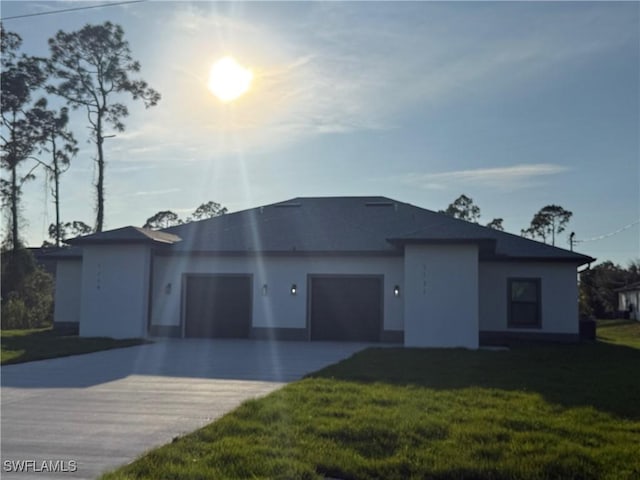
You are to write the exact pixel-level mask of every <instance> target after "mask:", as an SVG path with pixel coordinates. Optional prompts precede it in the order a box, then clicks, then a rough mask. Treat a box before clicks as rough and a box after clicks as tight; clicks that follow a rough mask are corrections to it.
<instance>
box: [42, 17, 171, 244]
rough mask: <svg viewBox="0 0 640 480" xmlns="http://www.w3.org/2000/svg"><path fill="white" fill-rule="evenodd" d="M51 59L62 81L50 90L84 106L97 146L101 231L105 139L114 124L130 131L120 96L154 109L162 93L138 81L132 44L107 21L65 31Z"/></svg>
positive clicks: (101, 222) (54, 43)
mask: <svg viewBox="0 0 640 480" xmlns="http://www.w3.org/2000/svg"><path fill="white" fill-rule="evenodd" d="M49 49H50V51H51V59H50V62H49V71H50V73H51V74H52V75H53V76H54V77H55V78H57V79H59V80H60V83H58V84H57V85H49V86H48V91H49V92H50V93H55V94H56V95H58V96H60V97H62V98H64V99H65V100H66V101H67V103H68V104H69V105H70V106H71V107H72V108H74V109H78V108H82V109H85V110H86V112H87V119H88V122H89V127H90V129H91V133H92V140H93V141H94V143H95V144H96V148H97V158H96V160H95V161H96V162H97V165H98V178H97V181H96V185H95V187H96V226H95V230H96V232H101V231H102V227H103V225H104V169H105V155H104V146H103V144H104V141H105V139H106V138H109V137H112V136H113V135H106V134H105V128H106V127H107V126H108V125H110V126H111V127H113V128H114V129H115V130H116V131H118V132H123V131H124V130H125V125H124V123H123V119H124V118H125V117H127V115H129V110H128V108H127V106H126V105H125V104H124V103H119V102H116V101H113V97H114V95H117V94H129V95H130V96H131V98H132V99H133V100H142V101H143V103H144V105H145V107H146V108H149V107H151V106H154V105H156V104H157V103H158V101H159V100H160V94H159V93H158V92H156V91H155V90H154V89H152V88H150V87H149V86H148V85H147V83H146V82H145V81H144V80H132V79H130V78H129V74H131V73H138V72H139V71H140V63H139V62H137V61H135V60H133V57H132V56H131V50H130V48H129V42H127V41H126V40H125V39H124V31H123V30H122V27H120V26H119V25H115V24H113V23H111V22H105V23H104V24H102V25H86V26H85V27H83V28H82V29H80V30H77V31H75V32H71V33H66V32H63V31H62V30H60V31H58V33H56V35H55V37H53V38H50V39H49Z"/></svg>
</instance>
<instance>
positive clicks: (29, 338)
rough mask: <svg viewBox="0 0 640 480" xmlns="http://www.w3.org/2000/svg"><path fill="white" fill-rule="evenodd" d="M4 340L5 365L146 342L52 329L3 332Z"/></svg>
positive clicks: (2, 360) (3, 355) (3, 357)
mask: <svg viewBox="0 0 640 480" xmlns="http://www.w3.org/2000/svg"><path fill="white" fill-rule="evenodd" d="M1 338H2V350H1V354H2V355H1V357H0V360H1V363H2V365H7V364H10V363H22V362H30V361H32V360H43V359H45V358H54V357H66V356H68V355H77V354H80V353H90V352H97V351H98V350H108V349H110V348H120V347H129V346H132V345H140V344H141V343H144V340H140V339H126V340H113V339H111V338H80V337H78V336H76V335H65V334H61V333H58V332H54V331H53V330H51V328H42V329H34V330H3V331H2V332H1Z"/></svg>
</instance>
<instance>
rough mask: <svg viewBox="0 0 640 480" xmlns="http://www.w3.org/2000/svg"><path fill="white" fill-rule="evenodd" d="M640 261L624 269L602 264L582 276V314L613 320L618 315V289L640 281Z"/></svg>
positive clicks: (609, 263)
mask: <svg viewBox="0 0 640 480" xmlns="http://www.w3.org/2000/svg"><path fill="white" fill-rule="evenodd" d="M639 267H640V261H639V260H636V261H635V262H632V263H630V265H629V267H628V268H626V269H625V268H622V267H621V266H620V265H616V264H614V263H613V262H610V261H606V262H602V263H600V264H598V265H596V266H595V267H592V268H590V269H588V270H584V271H583V272H582V273H581V274H580V313H582V314H584V315H593V316H595V317H596V318H613V317H615V316H616V315H617V313H618V294H617V292H616V289H618V288H621V287H624V286H626V285H630V284H632V283H636V282H639V281H640V269H639Z"/></svg>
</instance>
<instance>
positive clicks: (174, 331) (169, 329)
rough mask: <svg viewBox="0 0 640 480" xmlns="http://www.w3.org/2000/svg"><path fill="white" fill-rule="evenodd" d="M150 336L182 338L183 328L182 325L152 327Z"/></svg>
mask: <svg viewBox="0 0 640 480" xmlns="http://www.w3.org/2000/svg"><path fill="white" fill-rule="evenodd" d="M149 335H150V336H152V337H173V338H179V337H181V336H182V328H181V326H180V325H151V326H150V327H149Z"/></svg>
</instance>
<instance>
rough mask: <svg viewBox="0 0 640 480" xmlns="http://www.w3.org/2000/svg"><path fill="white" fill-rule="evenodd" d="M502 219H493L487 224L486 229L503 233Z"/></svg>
mask: <svg viewBox="0 0 640 480" xmlns="http://www.w3.org/2000/svg"><path fill="white" fill-rule="evenodd" d="M502 222H503V219H502V218H494V219H493V220H491V221H490V222H489V223H487V227H489V228H493V229H494V230H500V231H501V232H503V231H504V227H503V226H502Z"/></svg>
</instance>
